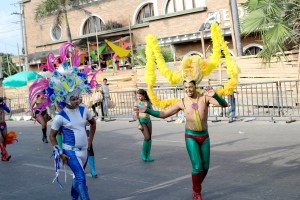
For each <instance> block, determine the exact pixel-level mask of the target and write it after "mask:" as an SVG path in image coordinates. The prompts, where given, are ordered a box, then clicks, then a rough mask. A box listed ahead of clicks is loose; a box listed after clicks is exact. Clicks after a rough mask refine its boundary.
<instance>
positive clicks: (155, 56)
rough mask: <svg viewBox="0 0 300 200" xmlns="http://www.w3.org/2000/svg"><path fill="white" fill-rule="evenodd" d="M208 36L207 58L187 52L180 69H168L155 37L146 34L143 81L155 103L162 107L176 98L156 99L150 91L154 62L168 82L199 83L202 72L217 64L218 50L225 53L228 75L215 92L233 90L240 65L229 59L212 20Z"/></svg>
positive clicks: (218, 62) (153, 76)
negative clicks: (210, 48) (189, 54)
mask: <svg viewBox="0 0 300 200" xmlns="http://www.w3.org/2000/svg"><path fill="white" fill-rule="evenodd" d="M211 38H212V43H213V49H212V50H213V54H212V55H211V56H210V57H209V61H206V60H204V59H202V58H201V57H200V56H189V57H187V58H185V59H184V60H183V61H182V71H181V72H178V71H173V70H172V69H170V68H169V67H168V65H167V64H166V63H165V60H164V58H163V56H162V54H161V50H160V46H159V44H158V41H157V38H156V37H155V36H154V35H151V34H150V35H148V36H147V37H146V43H147V45H146V59H147V64H146V74H145V81H146V83H147V85H148V96H149V98H150V99H151V102H152V103H153V104H154V105H155V106H157V107H160V108H166V107H168V106H170V105H172V104H175V103H176V102H177V101H178V99H177V98H174V99H167V100H160V99H159V98H158V97H157V95H156V94H155V92H154V91H153V87H154V84H155V82H156V75H155V69H156V64H157V68H158V70H159V71H160V72H161V73H162V74H163V75H164V76H165V77H166V78H167V79H168V81H169V82H170V83H171V84H172V85H173V84H177V83H179V81H184V80H186V81H188V82H190V81H192V80H194V81H195V82H196V84H199V83H200V82H201V80H202V78H203V77H204V76H208V75H209V74H210V73H211V72H212V70H214V69H216V68H217V66H218V65H219V64H221V51H223V53H224V55H225V63H226V66H227V74H228V76H229V77H230V78H231V79H230V80H229V81H228V82H227V83H226V84H225V85H224V87H220V88H218V89H217V90H216V93H217V94H218V95H220V96H223V95H231V94H232V93H233V90H234V89H235V88H236V86H237V84H238V74H239V73H240V69H239V67H238V66H237V64H236V63H235V62H234V61H233V60H232V57H231V55H230V52H229V49H228V46H227V44H226V42H225V40H224V37H223V36H222V32H221V29H220V27H219V26H218V25H217V23H215V22H214V23H213V24H212V26H211Z"/></svg>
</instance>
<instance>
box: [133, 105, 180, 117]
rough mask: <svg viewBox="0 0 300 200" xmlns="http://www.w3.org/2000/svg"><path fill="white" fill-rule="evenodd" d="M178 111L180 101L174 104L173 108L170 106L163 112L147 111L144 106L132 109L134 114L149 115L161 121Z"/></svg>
mask: <svg viewBox="0 0 300 200" xmlns="http://www.w3.org/2000/svg"><path fill="white" fill-rule="evenodd" d="M180 110H181V107H180V101H178V102H177V103H176V104H174V105H173V106H171V107H170V108H169V109H167V110H165V111H158V110H152V109H148V108H147V107H146V106H135V107H134V112H143V113H148V114H149V115H152V116H154V117H158V118H162V119H165V118H167V117H170V116H172V115H175V114H176V113H178V112H179V111H180Z"/></svg>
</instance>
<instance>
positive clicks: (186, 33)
mask: <svg viewBox="0 0 300 200" xmlns="http://www.w3.org/2000/svg"><path fill="white" fill-rule="evenodd" d="M244 1H245V0H237V2H238V11H239V17H240V18H241V17H243V16H244V15H245V10H244V9H243V8H242V7H241V6H240V3H242V2H244ZM23 2H24V16H25V28H26V38H27V49H28V60H29V63H30V65H31V66H34V65H36V64H39V63H42V62H44V61H45V55H46V54H47V52H48V51H56V50H57V49H58V48H59V46H60V45H61V44H62V43H63V42H66V41H67V34H66V28H65V21H64V20H62V24H60V25H57V26H55V23H54V20H55V15H53V16H49V17H46V18H43V19H39V20H35V8H36V7H37V5H38V4H40V3H41V1H40V0H24V1H23ZM68 20H69V26H70V30H71V34H72V41H73V42H75V44H76V42H79V43H80V41H84V40H86V39H87V40H89V39H90V40H91V41H95V38H96V37H95V36H96V35H98V38H97V41H98V40H103V39H110V38H112V39H113V40H114V39H119V38H122V37H125V36H131V37H130V42H131V43H132V46H133V49H136V48H138V47H139V46H141V45H144V44H145V37H146V36H147V34H150V33H151V34H154V35H156V36H157V37H158V40H159V42H160V44H161V45H169V46H170V47H172V49H173V50H174V54H175V56H176V58H178V59H182V57H184V56H187V55H191V54H199V55H203V48H202V46H201V39H203V40H204V43H205V45H204V49H205V51H207V52H209V47H210V46H211V41H210V40H211V39H210V31H209V27H210V25H209V24H210V23H211V21H217V22H218V23H219V24H220V26H221V28H222V29H223V32H224V35H225V37H226V38H225V39H226V40H227V41H228V42H229V44H228V46H229V48H230V49H231V52H232V54H233V55H234V54H235V53H234V50H233V45H232V39H231V30H230V27H231V23H230V12H229V4H228V2H227V1H224V0H214V1H211V0H114V1H111V0H90V1H89V2H87V3H82V4H81V5H79V6H76V7H73V8H72V7H70V9H69V10H68ZM110 24H118V25H119V26H118V27H117V28H113V29H106V28H105V27H107V26H108V25H110ZM201 26H202V28H205V30H204V31H203V32H202V34H201V32H200V31H199V29H200V27H201ZM127 38H128V37H127ZM98 42H99V41H98ZM79 43H78V44H79ZM242 46H243V50H244V53H245V54H248V55H249V54H252V55H253V54H256V53H257V52H258V51H259V50H260V49H261V48H262V47H261V45H260V44H259V42H258V40H257V39H255V38H242Z"/></svg>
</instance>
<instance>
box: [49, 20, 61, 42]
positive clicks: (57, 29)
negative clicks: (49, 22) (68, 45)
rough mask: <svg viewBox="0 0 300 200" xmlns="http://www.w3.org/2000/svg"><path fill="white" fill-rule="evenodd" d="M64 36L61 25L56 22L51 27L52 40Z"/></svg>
mask: <svg viewBox="0 0 300 200" xmlns="http://www.w3.org/2000/svg"><path fill="white" fill-rule="evenodd" d="M61 36H62V29H61V26H60V25H58V24H56V25H54V26H52V28H51V38H52V40H60V39H61Z"/></svg>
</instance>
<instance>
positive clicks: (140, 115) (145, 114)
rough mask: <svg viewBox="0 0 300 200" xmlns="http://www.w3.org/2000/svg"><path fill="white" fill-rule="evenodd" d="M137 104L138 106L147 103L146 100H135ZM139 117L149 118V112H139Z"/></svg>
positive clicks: (146, 104)
mask: <svg viewBox="0 0 300 200" xmlns="http://www.w3.org/2000/svg"><path fill="white" fill-rule="evenodd" d="M137 105H139V106H141V105H142V106H146V107H147V106H148V103H147V101H138V102H137ZM139 117H140V118H149V117H150V115H149V114H147V113H141V112H140V113H139Z"/></svg>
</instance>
